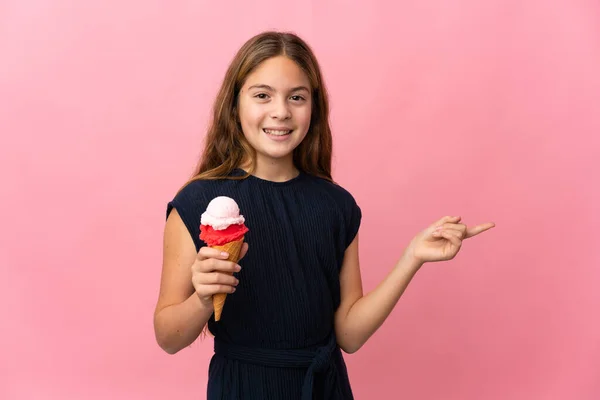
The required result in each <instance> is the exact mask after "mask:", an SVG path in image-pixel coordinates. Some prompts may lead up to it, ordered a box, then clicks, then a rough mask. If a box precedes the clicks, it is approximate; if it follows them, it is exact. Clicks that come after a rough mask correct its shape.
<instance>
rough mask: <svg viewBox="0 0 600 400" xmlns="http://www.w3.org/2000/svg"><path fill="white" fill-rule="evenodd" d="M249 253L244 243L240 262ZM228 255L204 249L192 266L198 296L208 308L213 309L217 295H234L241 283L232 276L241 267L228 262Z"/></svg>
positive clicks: (208, 248) (246, 244)
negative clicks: (213, 297)
mask: <svg viewBox="0 0 600 400" xmlns="http://www.w3.org/2000/svg"><path fill="white" fill-rule="evenodd" d="M247 252H248V243H244V245H243V246H242V251H241V253H240V260H241V259H242V258H243V257H244V256H245V255H246V253H247ZM227 258H228V255H227V254H226V253H221V252H220V251H219V250H217V249H213V248H210V247H202V248H201V249H200V251H199V252H198V256H197V257H196V261H195V262H194V263H193V264H192V284H193V285H194V289H195V290H196V294H197V295H198V297H200V300H201V301H202V303H203V304H204V305H205V306H206V307H212V296H213V294H216V293H233V292H235V288H236V286H237V285H238V283H239V281H238V280H237V278H236V277H234V276H233V275H232V274H233V273H234V272H239V271H240V270H241V267H240V266H239V265H238V264H237V263H234V262H233V261H227Z"/></svg>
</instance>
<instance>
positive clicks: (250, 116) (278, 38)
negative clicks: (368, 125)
mask: <svg viewBox="0 0 600 400" xmlns="http://www.w3.org/2000/svg"><path fill="white" fill-rule="evenodd" d="M331 142H332V139H331V129H330V127H329V104H328V99H327V92H326V89H325V86H324V84H323V79H322V76H321V70H320V68H319V65H318V63H317V60H316V58H315V56H314V54H313V52H312V50H311V49H310V48H309V46H308V45H307V44H306V43H305V42H304V41H303V40H302V39H300V38H299V37H298V36H296V35H294V34H291V33H280V32H264V33H261V34H259V35H257V36H255V37H253V38H251V39H250V40H248V41H247V42H246V43H245V44H244V45H243V46H242V47H241V49H240V50H239V51H238V53H237V54H236V56H235V58H234V59H233V61H232V62H231V64H230V66H229V68H228V70H227V72H226V74H225V79H224V80H223V84H222V86H221V89H220V90H219V93H218V95H217V98H216V101H215V104H214V108H213V117H212V121H211V125H210V126H209V129H208V133H207V136H206V145H205V148H204V153H203V155H202V159H201V160H200V164H199V166H198V168H197V171H196V173H195V177H194V178H192V179H194V180H195V179H214V178H222V177H225V176H227V175H228V174H229V172H231V171H232V170H233V169H234V168H237V167H241V166H247V167H248V168H249V171H250V173H252V172H253V171H254V169H255V168H256V163H257V160H259V159H260V160H261V161H264V162H279V163H282V164H285V163H286V162H293V164H294V165H295V166H296V168H298V169H300V170H302V171H304V172H306V173H309V174H312V175H316V176H320V177H323V178H325V179H328V180H331V152H332V143H331Z"/></svg>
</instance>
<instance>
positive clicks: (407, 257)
mask: <svg viewBox="0 0 600 400" xmlns="http://www.w3.org/2000/svg"><path fill="white" fill-rule="evenodd" d="M423 264H425V262H424V261H422V260H420V259H419V258H417V257H416V256H415V254H414V252H413V251H412V248H411V247H410V246H409V247H407V248H406V249H405V250H404V252H403V253H402V256H401V257H400V260H399V261H398V264H397V267H399V268H403V269H407V270H409V271H413V272H417V271H418V270H419V269H420V268H421V267H422V266H423Z"/></svg>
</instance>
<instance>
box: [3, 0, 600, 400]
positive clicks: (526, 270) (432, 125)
mask: <svg viewBox="0 0 600 400" xmlns="http://www.w3.org/2000/svg"><path fill="white" fill-rule="evenodd" d="M284 3H285V2H280V1H272V0H269V1H252V2H242V1H240V2H223V3H221V4H219V2H214V1H173V2H167V1H162V2H160V1H139V0H138V1H125V2H118V4H117V2H105V1H91V0H90V1H85V2H84V1H67V0H52V1H33V0H29V1H16V0H13V1H10V0H8V1H7V0H4V1H1V2H0V132H1V134H2V136H1V137H2V146H1V147H0V156H1V157H0V177H1V178H2V189H1V190H2V195H1V201H2V204H1V206H2V211H3V212H4V217H3V218H2V230H1V231H0V246H1V247H0V250H1V251H0V266H1V269H0V304H1V305H2V315H1V317H0V324H1V327H2V328H1V329H0V343H2V347H3V348H2V351H1V353H0V354H1V355H0V398H2V399H7V400H8V399H11V400H12V399H19V400H20V399H36V400H38V399H61V400H64V399H68V400H70V399H91V400H94V399H109V398H110V399H129V400H137V399H140V400H141V399H150V400H152V399H164V398H186V399H203V398H205V393H206V380H207V368H208V362H209V358H210V356H211V354H212V341H211V340H210V339H209V340H207V341H206V342H201V341H198V342H196V343H195V344H193V345H192V347H191V348H188V349H185V350H183V351H181V352H180V353H178V354H177V355H175V356H169V355H167V354H166V353H164V352H162V351H161V350H160V348H159V347H158V345H157V344H156V342H155V339H154V333H153V327H152V313H153V310H154V305H155V301H156V297H157V292H158V285H159V278H160V268H161V257H162V229H163V226H164V221H165V210H166V203H167V202H168V201H169V200H170V199H171V198H172V196H173V195H174V194H175V192H176V190H177V189H178V188H179V187H180V186H181V184H183V182H184V181H185V180H186V179H187V177H188V176H189V174H190V173H191V172H192V169H193V167H194V165H195V163H196V160H197V157H198V156H199V152H200V150H201V147H202V140H203V134H204V131H205V128H206V124H207V117H208V116H209V112H210V107H211V103H212V100H213V98H214V96H215V93H216V90H217V88H218V86H219V84H220V82H221V79H222V77H223V74H224V72H225V69H226V67H227V65H228V63H229V61H230V60H231V58H232V57H233V55H234V53H235V51H236V50H237V49H238V48H239V46H241V44H242V43H243V42H244V41H245V40H247V39H248V38H250V37H251V36H252V35H254V34H256V33H258V32H260V31H262V30H266V29H271V28H273V29H281V30H291V31H294V32H296V33H298V34H300V35H301V36H302V37H304V38H305V39H306V40H307V41H308V42H309V43H310V44H311V45H312V46H313V48H314V50H315V52H316V54H317V56H318V58H319V60H320V62H321V64H322V68H323V71H324V74H325V78H326V82H327V85H328V88H329V90H330V93H331V106H332V126H333V131H334V140H335V150H334V151H335V154H334V177H335V178H336V180H337V181H338V182H339V183H341V184H342V185H343V186H344V187H346V188H347V189H349V190H350V191H351V192H352V193H353V194H354V196H355V197H356V199H357V200H358V202H359V204H360V205H361V207H362V210H363V213H364V219H363V224H362V229H361V244H360V252H361V262H362V263H361V266H362V272H363V283H364V288H365V292H368V291H370V290H372V289H373V288H374V287H375V286H376V285H377V284H378V283H379V282H380V281H381V280H382V279H383V278H384V277H385V275H386V274H387V273H388V271H389V270H390V268H392V266H393V265H394V263H395V261H396V260H397V258H398V257H399V256H400V254H401V252H402V249H403V247H404V246H405V245H406V244H407V243H408V241H409V240H410V239H411V238H412V237H413V236H414V235H415V234H416V233H417V232H418V231H419V230H421V229H423V228H425V227H426V226H427V225H429V224H430V223H432V222H433V221H435V220H437V219H438V218H440V217H442V216H444V215H446V214H458V215H461V216H462V217H463V220H464V222H466V223H468V224H477V223H481V222H487V221H493V222H495V223H496V224H497V226H496V228H494V229H493V230H491V231H489V232H487V233H485V234H483V235H481V236H479V237H476V238H473V239H470V240H468V241H467V242H465V244H464V246H463V249H462V250H461V252H460V254H459V255H458V256H457V258H456V259H454V260H452V261H450V262H446V263H438V264H431V265H425V266H424V268H423V269H422V270H421V271H420V272H419V273H418V275H417V276H416V278H415V279H414V280H413V282H412V284H411V285H410V286H409V288H408V290H407V291H406V293H405V294H404V296H403V298H402V299H401V300H400V302H399V304H398V306H397V307H396V309H395V310H394V312H393V313H392V314H391V316H390V317H389V319H388V320H387V321H386V323H385V324H384V325H383V327H382V328H381V329H380V330H379V331H378V332H377V333H376V334H375V335H374V336H373V337H372V338H371V339H370V341H369V342H368V343H367V344H366V345H365V346H364V347H363V348H362V349H361V350H360V351H359V352H358V353H356V354H353V355H350V356H346V360H347V364H348V368H349V373H350V377H351V382H352V384H353V388H354V391H355V395H356V398H357V399H376V398H377V399H380V398H381V399H411V400H421V399H423V400H434V399H435V400H437V399H444V400H506V399H511V400H520V399H528V400H529V399H536V400H538V399H544V400H554V399H561V400H562V399H568V400H592V399H598V398H600V322H599V320H598V310H599V309H600V291H599V290H598V286H599V283H600V270H599V268H598V267H599V266H600V256H599V255H598V251H597V247H596V246H597V242H598V238H599V237H600V234H599V233H598V231H599V226H600V215H599V211H598V205H599V204H600V189H599V187H600V185H599V181H600V178H599V177H598V175H599V172H600V161H599V159H600V140H599V138H598V136H599V133H600V73H599V71H600V5H599V3H598V2H597V1H591V0H589V1H578V0H555V1H541V0H537V1H536V0H533V1H505V0H489V1H477V0H459V1H454V2H448V1H441V0H422V1H419V2H417V1H411V2H400V3H399V2H393V1H373V0H371V1H368V2H367V1H364V2H360V4H352V5H350V4H349V3H351V2H347V1H341V0H337V1H330V0H327V1H321V0H315V1H298V2H290V3H286V4H284Z"/></svg>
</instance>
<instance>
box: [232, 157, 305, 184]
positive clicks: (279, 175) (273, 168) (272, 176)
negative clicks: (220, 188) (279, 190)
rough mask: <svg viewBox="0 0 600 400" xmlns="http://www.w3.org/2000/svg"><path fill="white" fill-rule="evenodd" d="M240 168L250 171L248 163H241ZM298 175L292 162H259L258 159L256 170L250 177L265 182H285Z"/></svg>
mask: <svg viewBox="0 0 600 400" xmlns="http://www.w3.org/2000/svg"><path fill="white" fill-rule="evenodd" d="M240 168H241V169H243V170H245V171H246V172H248V171H249V170H250V162H246V163H243V164H242V165H241V166H240ZM299 173H300V171H299V170H298V168H296V166H295V165H294V163H293V161H292V160H289V161H282V162H277V161H265V160H260V157H258V159H257V160H256V168H255V169H254V172H253V173H252V175H254V176H256V177H257V178H260V179H264V180H267V181H272V182H286V181H289V180H291V179H294V178H295V177H297V176H298V174H299Z"/></svg>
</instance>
